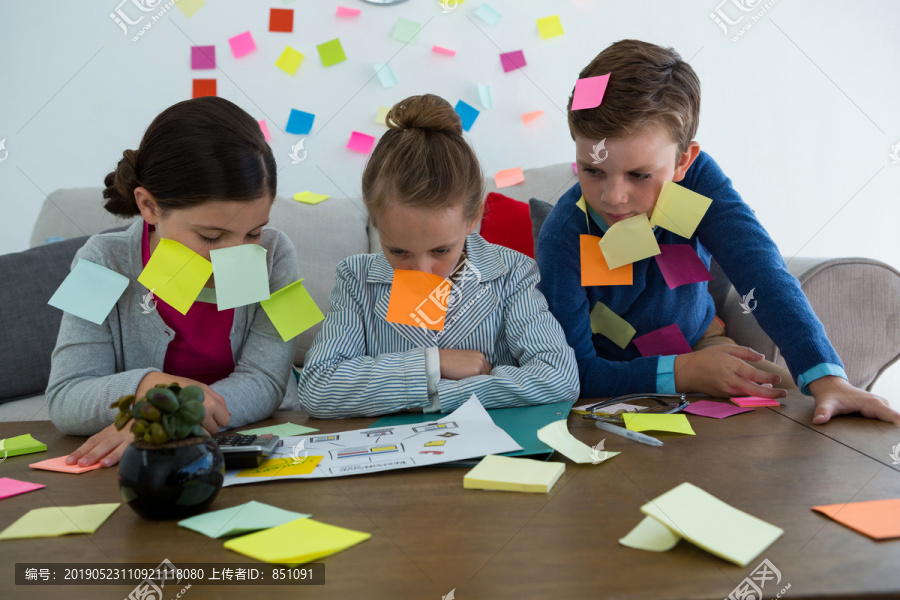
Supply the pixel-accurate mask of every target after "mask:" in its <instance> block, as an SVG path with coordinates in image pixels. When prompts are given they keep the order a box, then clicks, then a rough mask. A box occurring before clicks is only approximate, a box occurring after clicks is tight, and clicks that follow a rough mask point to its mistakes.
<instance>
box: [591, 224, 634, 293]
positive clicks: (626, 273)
mask: <svg viewBox="0 0 900 600" xmlns="http://www.w3.org/2000/svg"><path fill="white" fill-rule="evenodd" d="M579 237H580V239H581V241H580V245H581V285H583V286H585V287H587V286H591V285H631V284H632V283H633V271H634V267H632V265H631V263H629V264H627V265H623V266H621V267H619V268H618V269H610V268H609V267H608V266H607V264H606V258H604V256H603V250H601V249H600V245H599V242H600V238H598V237H597V236H595V235H581V236H579Z"/></svg>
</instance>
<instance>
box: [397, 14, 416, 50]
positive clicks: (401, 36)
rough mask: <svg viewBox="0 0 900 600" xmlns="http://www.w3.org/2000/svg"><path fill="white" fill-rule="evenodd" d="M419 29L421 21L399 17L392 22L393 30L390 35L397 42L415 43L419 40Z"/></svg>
mask: <svg viewBox="0 0 900 600" xmlns="http://www.w3.org/2000/svg"><path fill="white" fill-rule="evenodd" d="M421 29H422V24H421V23H416V22H415V21H410V20H409V19H404V18H403V17H401V18H399V19H397V22H396V23H395V24H394V31H393V33H392V34H391V36H392V37H393V38H394V39H395V40H397V41H398V42H403V43H404V44H415V43H417V42H418V41H419V37H418V36H419V30H421Z"/></svg>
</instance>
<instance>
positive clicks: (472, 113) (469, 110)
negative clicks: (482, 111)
mask: <svg viewBox="0 0 900 600" xmlns="http://www.w3.org/2000/svg"><path fill="white" fill-rule="evenodd" d="M453 110H455V111H456V114H458V115H459V120H460V121H461V122H462V128H463V129H464V130H465V131H469V130H470V129H472V125H474V124H475V119H477V118H478V115H479V111H478V109H477V108H475V107H474V106H472V105H471V104H466V103H465V102H463V101H462V100H460V101H458V102H457V103H456V106H454V107H453Z"/></svg>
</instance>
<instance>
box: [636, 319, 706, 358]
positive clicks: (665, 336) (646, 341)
mask: <svg viewBox="0 0 900 600" xmlns="http://www.w3.org/2000/svg"><path fill="white" fill-rule="evenodd" d="M634 345H635V346H637V349H638V351H639V352H640V353H641V356H672V355H675V354H688V353H690V352H693V350H691V347H690V345H689V344H688V342H687V340H686V339H684V334H683V333H681V329H679V328H678V324H677V323H672V324H671V325H666V326H665V327H661V328H659V329H657V330H656V331H651V332H650V333H645V334H644V335H642V336H640V337H636V338H634Z"/></svg>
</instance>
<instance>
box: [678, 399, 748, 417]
mask: <svg viewBox="0 0 900 600" xmlns="http://www.w3.org/2000/svg"><path fill="white" fill-rule="evenodd" d="M683 412H686V413H690V414H692V415H698V416H701V417H711V418H713V419H726V418H728V417H733V416H734V415H739V414H741V413H745V412H753V409H751V408H738V407H736V406H731V405H730V404H725V403H724V402H712V401H710V400H698V401H696V402H691V403H690V404H689V405H688V406H686V407H685V408H684V411H683Z"/></svg>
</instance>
